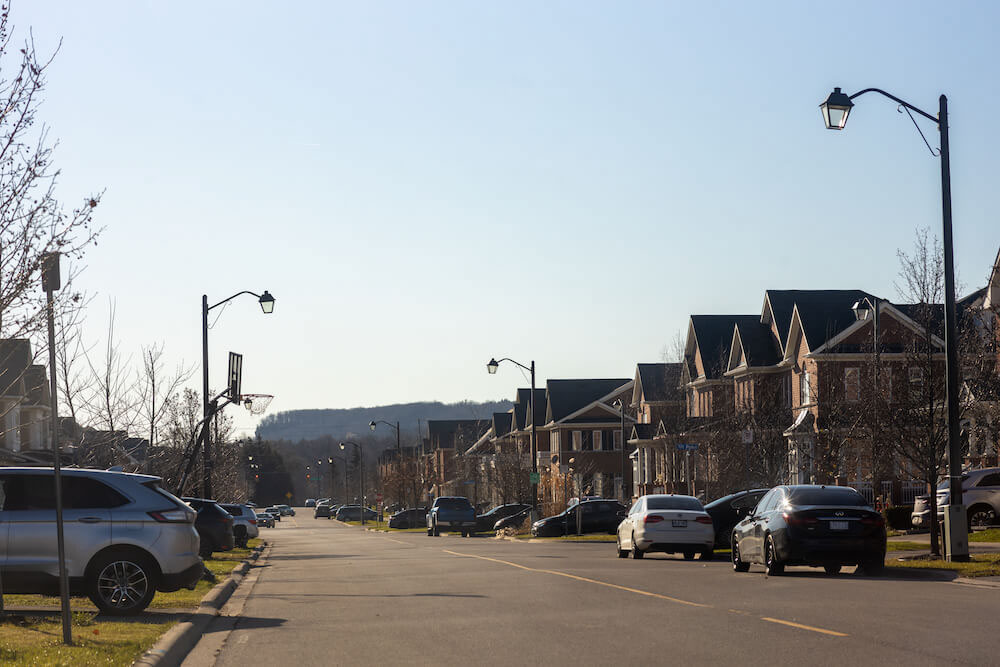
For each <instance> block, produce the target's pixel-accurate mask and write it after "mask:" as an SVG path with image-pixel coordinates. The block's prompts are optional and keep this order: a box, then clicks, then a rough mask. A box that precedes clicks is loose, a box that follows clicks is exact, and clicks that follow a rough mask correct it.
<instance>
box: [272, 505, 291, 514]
mask: <svg viewBox="0 0 1000 667" xmlns="http://www.w3.org/2000/svg"><path fill="white" fill-rule="evenodd" d="M275 507H276V508H277V509H278V511H279V512H280V513H281V516H295V510H294V509H292V508H291V506H289V505H275Z"/></svg>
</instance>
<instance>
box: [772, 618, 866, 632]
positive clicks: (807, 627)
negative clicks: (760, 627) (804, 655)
mask: <svg viewBox="0 0 1000 667" xmlns="http://www.w3.org/2000/svg"><path fill="white" fill-rule="evenodd" d="M760 620H762V621H767V622H768V623H779V624H781V625H787V626H790V627H793V628H798V629H799V630H809V631H810V632H818V633H820V634H824V635H833V636H834V637H847V636H848V635H846V634H844V633H843V632H835V631H833V630H824V629H823V628H816V627H813V626H811V625H802V624H801V623H792V622H791V621H782V620H781V619H780V618H769V617H767V616H761V617H760Z"/></svg>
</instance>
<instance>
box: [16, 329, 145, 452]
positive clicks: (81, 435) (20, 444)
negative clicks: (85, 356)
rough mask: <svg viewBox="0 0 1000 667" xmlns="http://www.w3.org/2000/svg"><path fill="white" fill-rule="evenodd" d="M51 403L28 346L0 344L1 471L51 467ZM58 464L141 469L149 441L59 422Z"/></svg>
mask: <svg viewBox="0 0 1000 667" xmlns="http://www.w3.org/2000/svg"><path fill="white" fill-rule="evenodd" d="M51 406H52V400H51V393H50V389H49V376H48V372H47V369H46V367H45V366H43V365H40V364H36V363H34V355H33V354H32V349H31V342H30V341H29V340H26V339H20V338H18V339H0V465H18V466H40V465H52V463H53V455H52V435H51V434H52V407H51ZM59 442H60V445H61V452H62V456H61V460H62V461H63V463H64V464H66V465H74V464H77V465H87V466H91V467H108V466H110V465H114V464H131V465H133V466H135V467H139V468H141V467H142V465H143V462H144V461H145V459H146V453H147V449H148V445H149V443H148V441H147V440H146V439H144V438H134V437H130V436H129V435H128V433H126V432H124V431H106V430H100V429H94V428H90V427H81V426H79V425H78V424H77V423H76V422H75V421H74V420H73V419H71V418H68V417H64V418H61V419H60V420H59Z"/></svg>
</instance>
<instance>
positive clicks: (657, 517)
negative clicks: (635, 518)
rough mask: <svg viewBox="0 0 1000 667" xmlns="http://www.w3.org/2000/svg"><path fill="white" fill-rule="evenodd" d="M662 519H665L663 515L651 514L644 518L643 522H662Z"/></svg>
mask: <svg viewBox="0 0 1000 667" xmlns="http://www.w3.org/2000/svg"><path fill="white" fill-rule="evenodd" d="M661 521H663V517H662V516H660V515H659V514H649V515H647V516H646V517H645V518H644V519H643V520H642V522H643V523H660V522H661Z"/></svg>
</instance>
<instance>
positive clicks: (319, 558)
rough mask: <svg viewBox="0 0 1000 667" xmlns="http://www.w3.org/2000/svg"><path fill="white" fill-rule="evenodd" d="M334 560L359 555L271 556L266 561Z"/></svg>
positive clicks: (357, 555)
mask: <svg viewBox="0 0 1000 667" xmlns="http://www.w3.org/2000/svg"><path fill="white" fill-rule="evenodd" d="M335 558H361V555H360V554H271V555H270V556H268V560H276V561H277V560H332V559H335Z"/></svg>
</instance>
